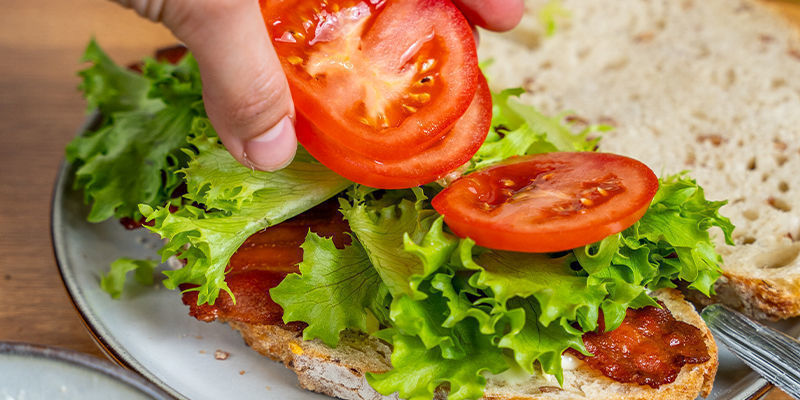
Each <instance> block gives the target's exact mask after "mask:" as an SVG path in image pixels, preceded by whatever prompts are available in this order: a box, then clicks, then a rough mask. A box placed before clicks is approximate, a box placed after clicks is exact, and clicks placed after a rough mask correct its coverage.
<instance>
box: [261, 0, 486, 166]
mask: <svg viewBox="0 0 800 400" xmlns="http://www.w3.org/2000/svg"><path fill="white" fill-rule="evenodd" d="M260 4H261V10H262V14H263V16H264V20H265V22H266V25H267V29H268V31H269V34H270V38H271V39H272V43H273V45H274V47H275V50H276V52H277V54H278V56H279V58H280V60H281V64H282V66H283V68H284V71H285V72H286V75H287V77H288V81H289V85H290V88H291V90H292V96H293V99H294V102H295V106H296V108H297V110H298V112H299V113H300V114H302V116H303V117H304V118H306V119H307V120H308V121H309V122H311V123H312V124H313V125H314V126H315V127H317V129H318V130H319V131H320V132H321V133H323V134H325V135H326V136H329V137H331V138H333V139H335V140H336V141H338V142H339V143H340V145H341V146H344V147H345V148H348V149H350V150H352V151H354V152H356V153H359V154H361V155H363V156H365V157H367V158H376V159H377V158H380V159H384V160H387V159H402V158H405V157H408V156H411V155H414V154H416V153H418V152H420V151H422V150H424V149H426V148H428V147H430V146H432V145H433V144H435V143H436V142H437V141H439V140H441V139H442V137H443V135H444V134H445V133H446V132H447V131H448V130H449V129H450V127H451V126H452V125H453V124H454V123H455V122H456V120H457V119H458V118H459V117H460V116H461V115H463V114H464V112H465V111H466V110H467V108H468V107H469V105H470V103H471V101H472V99H473V97H474V94H475V90H476V86H477V80H478V76H479V75H480V71H479V69H478V66H477V54H476V50H475V44H474V41H473V38H472V31H471V29H470V27H469V24H468V22H467V21H466V19H465V18H464V16H463V15H462V14H461V13H460V12H459V10H458V9H457V8H456V7H455V6H454V5H453V4H452V3H451V2H450V1H448V0H402V1H400V0H393V1H386V0H382V1H379V0H360V1H359V0H316V1H311V0H261V1H260ZM301 143H302V139H301ZM302 144H303V145H305V144H306V143H302Z"/></svg>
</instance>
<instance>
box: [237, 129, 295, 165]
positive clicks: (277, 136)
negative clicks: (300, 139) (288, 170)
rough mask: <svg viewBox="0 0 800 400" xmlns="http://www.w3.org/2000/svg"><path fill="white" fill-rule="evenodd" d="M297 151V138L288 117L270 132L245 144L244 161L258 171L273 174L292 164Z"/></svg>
mask: <svg viewBox="0 0 800 400" xmlns="http://www.w3.org/2000/svg"><path fill="white" fill-rule="evenodd" d="M296 151H297V136H295V133H294V126H293V125H292V121H291V120H290V119H289V117H288V116H286V117H283V119H281V120H280V122H278V123H277V124H276V125H275V126H273V127H272V128H271V129H270V130H268V131H266V132H264V133H262V134H261V135H259V136H256V137H254V138H253V139H250V140H248V141H247V142H245V144H244V157H243V158H244V159H245V160H247V161H248V162H249V163H250V164H252V166H253V167H254V168H256V169H260V170H262V171H267V172H272V171H277V170H279V169H281V168H283V167H285V166H287V165H289V164H290V163H291V162H292V159H293V158H294V154H295V152H296Z"/></svg>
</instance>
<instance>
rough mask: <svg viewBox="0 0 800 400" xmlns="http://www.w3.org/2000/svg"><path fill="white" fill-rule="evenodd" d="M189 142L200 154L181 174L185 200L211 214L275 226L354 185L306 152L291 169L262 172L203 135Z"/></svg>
mask: <svg viewBox="0 0 800 400" xmlns="http://www.w3.org/2000/svg"><path fill="white" fill-rule="evenodd" d="M190 143H191V144H192V145H194V146H195V147H196V148H197V151H198V153H197V154H196V155H194V154H193V156H192V158H191V160H190V161H189V162H188V164H187V166H186V168H183V169H182V170H181V171H180V172H181V173H182V174H183V176H184V181H185V182H186V188H187V189H186V190H187V194H186V195H185V197H186V198H187V199H189V200H191V201H193V202H196V203H200V204H203V205H205V207H206V209H208V210H221V211H224V212H225V213H226V214H231V215H233V214H236V215H253V216H261V217H264V218H268V219H270V220H273V221H274V220H277V219H281V218H283V219H285V218H286V217H284V216H286V215H289V216H294V215H297V214H299V213H300V212H303V211H305V210H307V209H310V208H311V207H313V206H315V205H317V204H319V202H320V200H319V199H321V198H322V199H327V198H330V197H331V196H332V195H331V190H335V191H336V192H337V193H338V192H340V191H342V190H344V189H346V188H347V187H348V186H350V185H351V184H352V183H350V182H349V181H348V180H346V179H344V178H342V177H341V176H340V175H338V174H337V173H335V172H333V171H331V170H330V169H328V168H327V167H326V166H324V165H322V164H320V163H319V162H317V161H316V160H315V159H314V158H313V157H311V155H310V154H308V152H307V151H306V150H305V149H303V148H302V147H298V149H297V154H296V155H295V157H294V160H293V161H292V163H291V164H289V166H287V167H286V168H283V169H281V170H279V171H275V172H263V171H256V170H253V169H250V168H247V167H244V166H242V165H241V164H239V162H238V161H236V159H234V158H233V156H231V155H230V154H229V153H228V151H227V150H226V149H225V147H224V146H222V144H220V143H219V141H218V140H217V139H216V138H213V137H202V136H201V137H198V138H196V139H192V140H191V141H190ZM255 201H258V204H257V205H255V204H253V202H255ZM254 206H255V207H256V209H253V207H254ZM281 220H282V219H281Z"/></svg>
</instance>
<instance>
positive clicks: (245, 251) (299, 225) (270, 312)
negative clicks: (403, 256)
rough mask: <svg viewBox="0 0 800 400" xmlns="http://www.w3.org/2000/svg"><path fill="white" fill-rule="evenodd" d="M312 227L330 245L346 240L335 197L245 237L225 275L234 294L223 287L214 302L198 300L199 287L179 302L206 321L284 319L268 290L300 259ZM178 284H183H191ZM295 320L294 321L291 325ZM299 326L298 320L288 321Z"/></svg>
mask: <svg viewBox="0 0 800 400" xmlns="http://www.w3.org/2000/svg"><path fill="white" fill-rule="evenodd" d="M309 230H311V231H312V232H314V233H317V234H318V235H320V236H325V237H331V238H332V239H333V243H334V245H336V247H338V248H343V247H344V246H345V245H348V244H350V236H349V235H348V234H347V232H349V231H350V230H349V227H348V225H347V223H346V222H344V220H343V219H342V214H341V213H339V210H338V205H337V203H336V202H335V201H328V202H325V203H323V204H321V205H319V206H317V207H314V208H312V209H311V210H308V211H306V212H305V213H303V214H300V215H298V216H297V217H294V218H292V219H290V220H288V221H286V222H283V223H281V224H278V225H275V226H273V227H271V228H268V229H265V230H263V231H261V232H258V233H256V234H254V235H252V236H250V238H248V239H247V240H246V241H245V242H244V243H243V244H242V246H241V247H239V250H237V251H236V253H235V254H234V255H233V257H231V261H230V264H228V273H227V274H226V275H225V281H226V282H227V284H228V287H229V288H230V289H231V292H233V295H234V296H235V297H236V304H235V305H234V304H233V301H232V300H231V298H230V296H228V295H227V294H225V293H221V294H220V296H219V297H218V298H217V301H216V302H215V303H214V305H209V304H204V305H201V306H198V305H197V293H196V292H186V293H184V294H183V303H184V304H186V305H187V306H189V315H191V316H193V317H195V318H197V319H199V320H201V321H206V322H211V321H214V320H216V319H219V320H221V321H240V322H245V323H250V324H269V325H279V324H283V321H282V317H283V310H282V309H281V307H280V306H279V305H277V304H275V302H273V301H272V299H271V298H270V296H269V290H270V289H272V288H273V287H275V286H277V285H278V284H279V283H280V282H281V281H282V280H283V278H284V277H285V276H286V275H287V274H290V273H292V272H298V268H297V264H298V263H299V262H300V261H302V260H303V249H301V248H300V245H301V244H303V242H304V241H305V237H306V233H308V231H309ZM192 287H193V286H192V285H181V290H186V289H190V288H192ZM295 325H296V326H295ZM290 326H292V327H294V328H297V329H302V327H303V325H302V324H294V325H292V324H290Z"/></svg>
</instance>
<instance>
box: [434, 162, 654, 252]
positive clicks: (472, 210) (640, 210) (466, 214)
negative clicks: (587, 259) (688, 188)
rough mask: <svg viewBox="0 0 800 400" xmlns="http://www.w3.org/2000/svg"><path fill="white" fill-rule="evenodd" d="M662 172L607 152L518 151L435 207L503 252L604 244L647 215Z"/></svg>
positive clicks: (445, 194) (456, 226)
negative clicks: (528, 153)
mask: <svg viewBox="0 0 800 400" xmlns="http://www.w3.org/2000/svg"><path fill="white" fill-rule="evenodd" d="M657 190H658V178H656V176H655V174H654V173H653V171H651V170H650V168H648V167H647V166H646V165H644V164H642V163H641V162H639V161H636V160H634V159H631V158H628V157H623V156H620V155H616V154H607V153H591V152H580V153H548V154H537V155H532V156H523V157H515V158H512V159H509V160H507V161H505V162H504V163H501V164H498V165H494V166H491V167H488V168H486V169H483V170H480V171H477V172H473V173H471V174H469V175H466V176H464V177H462V178H460V179H458V180H456V181H455V182H453V184H451V185H450V186H449V187H447V188H446V189H445V190H443V191H442V192H440V193H439V194H438V195H437V196H436V197H434V199H433V207H434V208H435V209H436V211H438V212H439V213H440V214H442V215H444V221H445V223H446V224H447V225H448V226H449V227H450V229H452V230H453V232H455V233H456V234H457V235H458V236H461V237H469V238H472V239H473V240H474V241H475V243H477V244H478V245H481V246H484V247H489V248H493V249H499V250H512V251H521V252H534V253H544V252H554V251H563V250H569V249H573V248H575V247H579V246H583V245H586V244H590V243H594V242H597V241H599V240H601V239H603V238H605V237H607V236H609V235H612V234H614V233H617V232H621V231H623V230H625V229H626V228H628V227H629V226H631V225H633V223H634V222H636V221H638V220H639V219H640V218H641V217H642V215H644V213H645V211H647V208H648V207H649V206H650V202H651V201H652V199H653V196H655V194H656V191H657Z"/></svg>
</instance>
